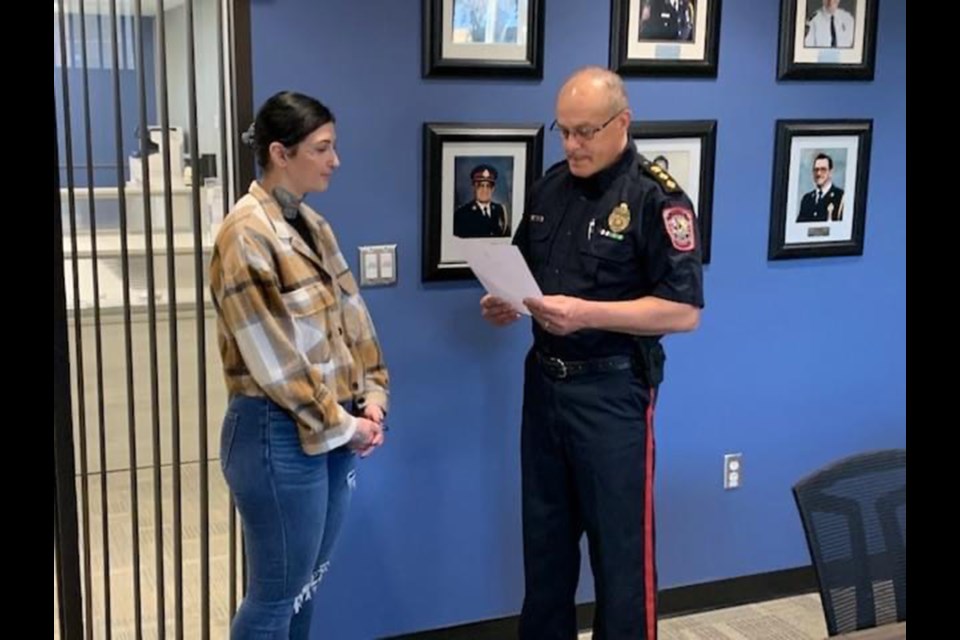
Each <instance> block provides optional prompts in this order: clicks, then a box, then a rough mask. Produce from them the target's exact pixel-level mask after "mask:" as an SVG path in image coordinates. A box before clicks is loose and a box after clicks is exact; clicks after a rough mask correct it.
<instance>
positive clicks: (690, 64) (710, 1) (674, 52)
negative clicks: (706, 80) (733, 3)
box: [610, 0, 721, 78]
mask: <svg viewBox="0 0 960 640" xmlns="http://www.w3.org/2000/svg"><path fill="white" fill-rule="evenodd" d="M720 4H721V2H720V0H612V3H611V19H610V68H611V69H612V70H613V71H616V72H617V73H619V74H620V75H622V76H701V77H713V78H715V77H716V76H717V55H718V52H719V50H720Z"/></svg>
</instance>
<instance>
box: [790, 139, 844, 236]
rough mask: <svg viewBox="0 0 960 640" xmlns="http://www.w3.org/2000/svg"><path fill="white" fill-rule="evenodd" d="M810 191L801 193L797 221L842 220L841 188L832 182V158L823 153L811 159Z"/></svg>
mask: <svg viewBox="0 0 960 640" xmlns="http://www.w3.org/2000/svg"><path fill="white" fill-rule="evenodd" d="M813 184H814V186H815V187H816V188H815V189H813V190H812V191H808V192H806V193H805V194H803V198H802V199H801V200H800V214H799V215H798V216H797V222H827V221H830V222H840V221H841V220H843V189H840V188H839V187H836V186H834V184H833V158H831V157H830V156H828V155H827V154H825V153H819V154H817V157H816V158H814V160H813Z"/></svg>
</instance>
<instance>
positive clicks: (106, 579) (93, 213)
mask: <svg viewBox="0 0 960 640" xmlns="http://www.w3.org/2000/svg"><path fill="white" fill-rule="evenodd" d="M86 24H87V18H86V13H85V10H84V0H80V39H81V40H82V41H83V42H84V46H83V113H84V125H83V127H84V140H85V142H86V148H87V154H86V158H87V199H88V200H89V206H90V262H91V268H92V276H93V331H94V358H95V360H96V366H97V437H98V443H99V461H100V504H101V508H100V531H101V535H102V544H103V605H104V614H103V617H104V621H105V625H106V629H105V631H106V639H107V640H110V638H111V636H112V633H111V632H112V624H111V615H112V614H111V611H112V608H111V602H110V534H109V529H108V522H109V518H108V511H107V510H108V503H107V465H106V446H107V438H106V425H105V422H106V412H105V409H104V402H103V333H102V331H101V325H100V267H99V260H98V256H97V206H96V198H94V195H93V188H94V180H93V132H92V126H91V124H90V73H89V68H90V65H89V61H88V59H87V44H86V43H87V35H86V32H87V30H86ZM97 25H98V33H99V25H100V20H99V18H98V19H97ZM99 40H102V38H99ZM118 143H119V142H118ZM85 450H86V446H85V445H81V448H80V451H81V454H80V459H81V474H83V477H82V478H81V483H83V482H84V481H85V479H86V474H87V471H86V468H85V467H86V461H85V459H84V458H85V456H86V451H85ZM89 518H90V512H89V511H88V510H87V507H86V506H85V507H84V520H89ZM89 530H90V526H89V525H88V524H85V525H84V532H85V533H89ZM85 542H86V544H85V547H86V549H85V550H84V555H89V553H90V551H89V548H90V546H91V544H92V541H91V539H90V538H89V537H86V538H85ZM88 589H89V586H88ZM92 600H93V594H92V593H91V592H90V591H89V590H88V593H87V602H90V603H91V607H92ZM87 637H88V638H92V637H93V618H90V619H88V621H87Z"/></svg>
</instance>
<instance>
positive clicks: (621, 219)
mask: <svg viewBox="0 0 960 640" xmlns="http://www.w3.org/2000/svg"><path fill="white" fill-rule="evenodd" d="M607 226H608V227H610V231H613V232H614V233H621V232H622V231H623V230H624V229H626V228H627V227H629V226H630V207H628V206H627V203H626V202H621V203H620V204H618V205H617V206H615V207H614V208H613V211H611V212H610V215H609V216H608V217H607Z"/></svg>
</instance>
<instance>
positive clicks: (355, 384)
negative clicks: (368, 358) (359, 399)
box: [350, 382, 360, 391]
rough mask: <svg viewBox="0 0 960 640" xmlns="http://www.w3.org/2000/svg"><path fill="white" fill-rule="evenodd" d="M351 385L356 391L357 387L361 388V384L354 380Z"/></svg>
mask: <svg viewBox="0 0 960 640" xmlns="http://www.w3.org/2000/svg"><path fill="white" fill-rule="evenodd" d="M350 386H351V387H352V388H353V390H354V391H356V390H357V389H359V388H360V385H359V384H357V383H356V382H354V383H353V384H352V385H350Z"/></svg>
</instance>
